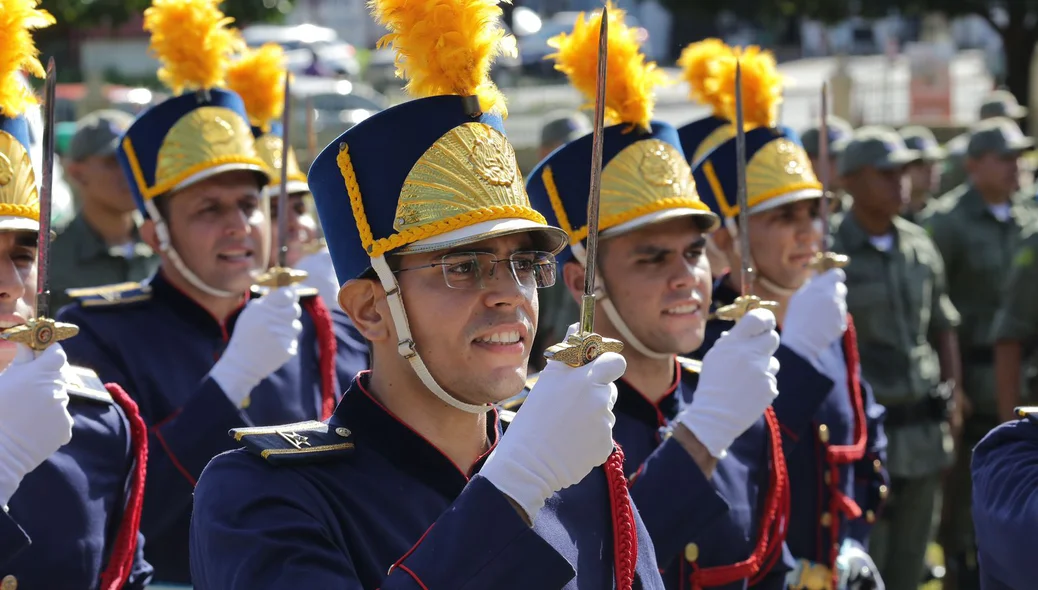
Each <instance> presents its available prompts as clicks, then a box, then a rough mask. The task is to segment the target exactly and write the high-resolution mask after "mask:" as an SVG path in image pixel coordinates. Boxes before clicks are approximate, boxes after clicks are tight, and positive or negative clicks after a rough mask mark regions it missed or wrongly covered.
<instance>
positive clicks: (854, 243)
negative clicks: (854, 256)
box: [836, 211, 915, 252]
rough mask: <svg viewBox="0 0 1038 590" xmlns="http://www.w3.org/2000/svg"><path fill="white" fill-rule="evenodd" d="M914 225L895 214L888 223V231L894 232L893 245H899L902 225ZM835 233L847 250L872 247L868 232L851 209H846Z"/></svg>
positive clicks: (853, 250)
mask: <svg viewBox="0 0 1038 590" xmlns="http://www.w3.org/2000/svg"><path fill="white" fill-rule="evenodd" d="M906 224H908V225H915V224H913V223H912V222H911V221H908V220H906V219H903V218H902V217H901V216H900V215H898V216H895V217H894V219H893V220H892V223H891V225H890V232H891V233H892V234H894V245H895V246H899V245H900V243H901V239H900V238H899V234H900V233H901V229H902V227H903V226H904V225H906ZM836 233H837V234H838V235H839V236H840V237H841V240H840V241H841V242H842V243H843V244H844V247H846V248H847V249H848V251H851V252H855V251H859V250H861V249H862V248H865V247H866V246H868V247H870V248H871V247H872V244H871V243H870V242H869V237H870V236H869V234H868V233H867V232H866V231H865V230H864V229H862V227H861V224H860V223H858V219H857V218H856V217H855V216H854V212H853V211H848V212H847V215H845V216H844V218H843V221H841V222H840V227H839V229H837V230H836Z"/></svg>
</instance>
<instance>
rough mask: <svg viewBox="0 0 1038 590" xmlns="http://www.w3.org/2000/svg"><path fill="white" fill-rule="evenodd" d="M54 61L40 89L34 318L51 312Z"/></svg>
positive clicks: (50, 60)
mask: <svg viewBox="0 0 1038 590" xmlns="http://www.w3.org/2000/svg"><path fill="white" fill-rule="evenodd" d="M56 79H57V78H56V75H55V68H54V58H53V57H52V58H50V59H49V60H47V79H46V82H44V86H43V162H42V164H43V168H42V172H43V174H42V176H41V179H40V180H41V182H40V234H39V244H38V245H37V247H36V317H40V318H43V317H47V315H48V314H49V313H50V289H49V287H48V274H49V273H48V271H49V270H50V232H51V229H50V228H51V225H50V218H51V202H52V195H53V186H54V86H55V82H56Z"/></svg>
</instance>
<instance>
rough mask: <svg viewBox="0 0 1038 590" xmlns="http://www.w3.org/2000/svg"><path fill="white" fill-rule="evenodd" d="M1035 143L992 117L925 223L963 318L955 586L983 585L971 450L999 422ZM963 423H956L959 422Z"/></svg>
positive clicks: (976, 133)
mask: <svg viewBox="0 0 1038 590" xmlns="http://www.w3.org/2000/svg"><path fill="white" fill-rule="evenodd" d="M1033 145H1034V142H1033V141H1032V140H1031V139H1029V138H1027V137H1024V135H1023V133H1022V132H1021V131H1020V128H1019V127H1017V125H1016V123H1014V122H1013V121H1012V120H1011V119H1006V118H1001V119H990V120H987V121H984V122H983V123H981V124H980V125H978V126H977V127H976V128H975V129H974V130H973V132H972V135H971V137H970V144H969V148H968V150H967V160H966V167H967V170H968V171H969V179H968V181H967V183H966V184H963V185H961V186H960V187H959V188H958V189H955V190H954V191H953V193H959V194H955V195H949V197H948V198H942V199H941V200H940V201H938V202H937V203H936V204H935V205H934V207H931V208H930V209H929V210H928V211H927V217H925V218H924V219H923V220H922V223H923V226H924V227H925V228H926V230H927V231H928V232H929V233H930V236H931V237H932V238H933V241H934V243H935V244H936V245H937V248H938V249H939V250H940V252H941V258H942V259H943V260H944V269H945V274H946V275H947V281H948V295H949V297H950V299H951V302H952V304H954V305H955V308H956V309H957V310H958V311H959V314H960V316H961V317H962V325H961V326H960V327H959V343H960V350H961V354H962V373H963V374H962V377H963V379H964V381H963V382H962V390H963V391H964V392H965V394H966V398H965V400H964V401H963V403H964V406H963V408H962V415H963V416H962V417H963V418H964V422H963V424H962V425H961V427H962V428H963V430H962V432H961V435H962V438H961V444H959V446H958V458H957V461H956V465H955V468H954V469H953V470H952V472H951V474H950V475H949V478H948V481H947V482H946V485H945V489H946V494H945V496H944V518H943V519H942V523H941V529H942V530H941V534H940V541H941V546H942V547H943V548H944V555H945V558H944V559H945V565H946V567H947V569H948V577H951V578H955V579H956V580H955V582H957V586H956V587H957V588H959V589H960V590H969V589H971V588H974V589H975V588H977V587H978V586H979V584H980V578H979V574H978V572H977V567H976V559H975V557H974V556H975V555H976V548H975V544H974V541H973V531H972V526H971V523H970V513H969V509H970V508H969V507H970V479H969V478H970V474H969V462H970V456H971V449H972V448H973V447H974V446H975V445H976V444H977V443H978V442H980V439H981V438H983V437H984V435H985V434H987V433H988V431H990V430H991V429H992V428H994V427H995V426H997V425H998V424H999V423H1000V422H1001V421H1002V420H1000V416H999V412H998V403H997V395H996V375H995V358H994V348H993V347H994V341H993V340H992V324H993V322H994V320H995V314H996V313H997V312H998V309H999V307H1000V305H1001V304H1002V301H1003V294H1002V293H1003V292H1002V290H1001V289H1000V286H1001V285H1003V284H1004V283H1005V281H1006V278H1007V276H1008V275H1009V270H1010V266H1011V262H1012V259H1013V255H1014V253H1015V252H1016V249H1017V247H1018V246H1019V243H1020V236H1021V233H1023V230H1024V227H1025V226H1027V225H1028V224H1029V222H1030V220H1031V217H1032V215H1031V213H1030V211H1029V209H1028V205H1027V204H1026V203H1024V202H1023V201H1022V200H1021V199H1019V198H1017V197H1016V195H1017V194H1018V189H1019V173H1018V170H1019V168H1018V164H1017V162H1018V160H1019V158H1020V154H1021V152H1022V151H1023V150H1025V149H1028V148H1030V147H1031V146H1033ZM956 426H958V425H956Z"/></svg>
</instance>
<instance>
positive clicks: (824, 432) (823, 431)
mask: <svg viewBox="0 0 1038 590" xmlns="http://www.w3.org/2000/svg"><path fill="white" fill-rule="evenodd" d="M818 440H820V441H822V442H823V443H827V442H829V427H828V426H826V425H825V424H822V425H820V426H819V427H818Z"/></svg>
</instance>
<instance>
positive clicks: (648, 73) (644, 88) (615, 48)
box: [546, 3, 668, 129]
mask: <svg viewBox="0 0 1038 590" xmlns="http://www.w3.org/2000/svg"><path fill="white" fill-rule="evenodd" d="M606 6H607V10H608V12H609V33H608V35H609V39H608V44H609V49H608V52H609V54H608V57H607V60H606V95H605V98H606V104H605V111H606V121H607V122H608V123H609V124H612V125H615V124H619V123H628V124H630V125H632V126H637V127H640V128H642V129H648V128H649V123H650V122H651V121H652V113H653V109H655V107H656V94H655V89H656V87H657V86H661V85H664V84H667V83H668V79H667V75H666V74H665V73H664V72H663V71H662V70H660V69H658V68H657V67H656V63H655V62H646V60H645V55H643V54H642V52H641V50H640V49H639V47H638V39H637V37H636V34H635V31H634V29H631V28H630V27H628V26H627V25H626V24H625V23H624V12H623V11H622V10H619V9H617V8H614V7H613V6H612V3H609V4H607V5H606ZM601 26H602V12H601V11H598V12H594V13H592V14H591V15H590V17H588V16H586V15H585V13H583V12H582V13H580V15H578V16H577V22H575V23H574V24H573V31H572V32H570V33H562V34H561V35H558V36H556V37H552V38H551V39H549V40H548V45H549V46H551V47H553V48H555V49H556V50H557V51H556V53H553V54H552V55H549V56H548V57H547V58H546V59H554V60H555V69H556V70H559V71H560V72H563V73H564V74H566V75H567V76H569V80H570V83H571V84H573V86H574V87H575V88H576V89H577V90H580V92H581V93H583V94H584V96H585V97H587V98H588V99H590V100H594V99H595V89H596V85H597V81H598V32H599V30H600V27H601Z"/></svg>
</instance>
